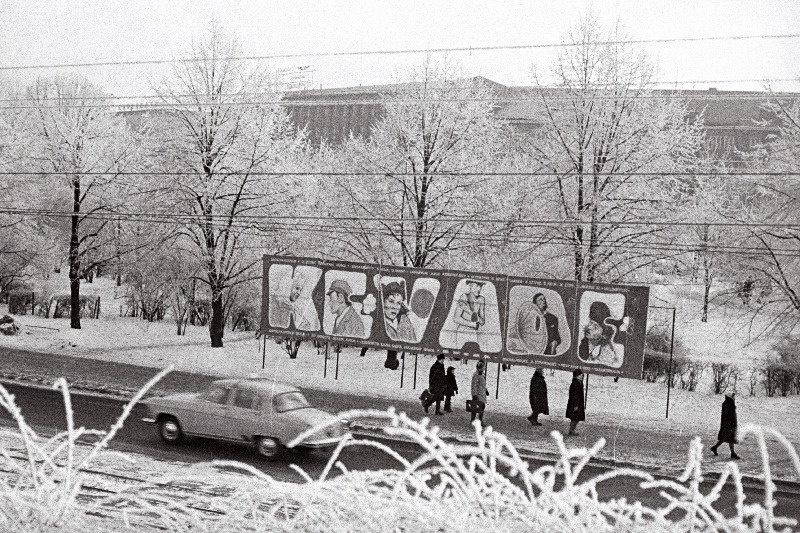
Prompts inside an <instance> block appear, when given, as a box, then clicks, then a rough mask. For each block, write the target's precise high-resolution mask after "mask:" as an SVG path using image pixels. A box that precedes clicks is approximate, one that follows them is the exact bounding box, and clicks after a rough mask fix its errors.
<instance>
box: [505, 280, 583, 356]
mask: <svg viewBox="0 0 800 533" xmlns="http://www.w3.org/2000/svg"><path fill="white" fill-rule="evenodd" d="M508 305H509V307H508V328H507V330H506V347H507V348H508V351H509V352H511V353H513V354H516V355H552V356H556V355H561V354H562V353H564V352H566V351H567V350H568V349H569V347H570V346H571V344H572V342H571V334H570V331H569V324H567V319H566V311H565V308H564V301H563V300H562V298H561V295H560V294H559V293H557V292H556V291H554V290H551V289H545V288H542V287H532V286H526V285H515V286H514V287H512V288H511V291H510V294H509V304H508Z"/></svg>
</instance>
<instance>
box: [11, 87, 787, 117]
mask: <svg viewBox="0 0 800 533" xmlns="http://www.w3.org/2000/svg"><path fill="white" fill-rule="evenodd" d="M565 89H570V90H576V89H577V88H576V87H570V88H565ZM797 97H798V95H797V94H796V93H770V92H766V91H765V92H763V93H757V94H752V93H751V94H718V93H704V94H684V93H681V92H680V91H677V92H675V93H674V94H660V93H656V92H652V91H647V92H646V93H645V94H633V95H631V94H626V95H625V96H624V97H620V95H618V94H613V93H607V94H603V93H599V94H585V93H584V94H580V95H578V94H574V95H551V94H548V95H547V96H544V97H542V96H536V97H519V96H508V97H500V96H499V97H457V96H453V97H423V98H415V97H409V96H405V97H400V98H392V97H388V98H386V99H380V98H370V99H358V98H349V99H343V100H339V99H337V100H326V99H324V98H322V97H320V98H317V99H303V98H280V99H276V98H271V99H267V100H252V99H245V100H235V99H234V100H231V101H222V102H221V101H218V100H197V101H193V102H192V101H187V102H181V101H175V102H164V101H160V102H145V103H136V104H130V103H128V104H124V103H96V102H85V103H84V100H85V99H82V98H78V99H76V101H77V102H78V103H65V104H57V103H54V102H53V101H52V100H45V101H43V102H42V103H39V104H30V105H3V106H0V111H14V110H20V109H73V108H74V109H85V108H92V109H114V110H115V111H120V110H122V111H136V110H155V109H174V110H186V111H190V112H194V111H197V108H198V107H209V108H211V107H213V108H226V107H263V106H283V107H319V106H325V107H337V106H345V105H350V106H378V105H385V104H387V103H389V104H403V103H414V104H435V103H487V104H501V103H505V104H515V103H522V104H524V103H532V104H541V103H542V102H558V101H564V102H574V101H585V102H591V101H604V100H611V101H618V100H620V99H621V98H622V99H624V100H625V101H633V100H670V99H680V100H698V101H715V102H716V101H750V100H753V101H762V102H766V101H769V100H773V99H776V98H783V99H786V98H790V99H794V98H797ZM18 101H22V100H18ZM24 101H31V102H32V101H34V100H24Z"/></svg>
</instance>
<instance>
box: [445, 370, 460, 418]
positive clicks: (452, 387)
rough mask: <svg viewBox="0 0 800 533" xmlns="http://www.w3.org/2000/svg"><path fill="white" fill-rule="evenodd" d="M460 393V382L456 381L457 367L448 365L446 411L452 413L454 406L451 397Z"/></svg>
mask: <svg viewBox="0 0 800 533" xmlns="http://www.w3.org/2000/svg"><path fill="white" fill-rule="evenodd" d="M456 394H458V383H456V369H455V368H454V367H452V366H448V367H447V375H446V376H445V383H444V412H445V413H452V412H453V408H452V405H451V404H450V399H451V398H452V397H453V396H454V395H456Z"/></svg>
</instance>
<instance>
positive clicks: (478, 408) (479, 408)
mask: <svg viewBox="0 0 800 533" xmlns="http://www.w3.org/2000/svg"><path fill="white" fill-rule="evenodd" d="M484 409H486V404H485V403H483V402H482V401H480V400H467V412H468V413H482V412H483V410H484Z"/></svg>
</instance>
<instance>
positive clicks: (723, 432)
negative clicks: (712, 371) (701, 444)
mask: <svg viewBox="0 0 800 533" xmlns="http://www.w3.org/2000/svg"><path fill="white" fill-rule="evenodd" d="M735 396H736V393H733V392H730V393H728V394H726V395H725V399H724V400H723V401H722V416H721V418H720V422H719V433H717V443H716V444H715V445H713V446H712V447H711V453H713V454H714V455H717V448H719V447H720V445H721V444H722V443H723V442H727V443H728V447H729V448H730V449H731V459H741V457H739V456H738V455H736V451H735V450H734V449H733V445H734V444H736V442H738V441H737V440H736V430H737V429H738V422H737V420H736V401H735V400H734V398H735Z"/></svg>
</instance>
